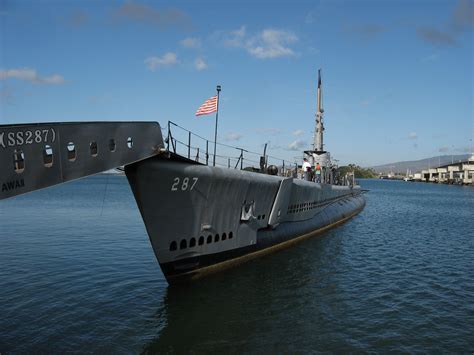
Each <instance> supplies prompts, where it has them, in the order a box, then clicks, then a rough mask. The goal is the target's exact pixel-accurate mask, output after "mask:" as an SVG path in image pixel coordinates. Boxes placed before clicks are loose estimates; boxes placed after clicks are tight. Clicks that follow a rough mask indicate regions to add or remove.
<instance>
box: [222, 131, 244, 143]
mask: <svg viewBox="0 0 474 355" xmlns="http://www.w3.org/2000/svg"><path fill="white" fill-rule="evenodd" d="M240 138H242V135H241V134H240V133H237V132H229V133H227V134H226V136H225V140H226V141H228V142H233V141H238V140H240Z"/></svg>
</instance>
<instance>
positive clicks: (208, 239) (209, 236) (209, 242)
mask: <svg viewBox="0 0 474 355" xmlns="http://www.w3.org/2000/svg"><path fill="white" fill-rule="evenodd" d="M211 243H212V235H210V234H209V235H208V236H207V244H211Z"/></svg>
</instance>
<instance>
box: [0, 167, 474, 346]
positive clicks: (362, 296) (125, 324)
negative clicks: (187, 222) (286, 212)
mask: <svg viewBox="0 0 474 355" xmlns="http://www.w3.org/2000/svg"><path fill="white" fill-rule="evenodd" d="M360 183H361V185H362V187H363V188H366V189H369V190H370V192H369V193H367V194H366V200H367V205H366V207H365V209H364V210H363V211H362V212H361V213H360V214H359V215H357V216H356V217H354V218H352V219H351V220H349V221H348V222H346V223H345V224H343V225H341V226H338V227H336V228H334V229H332V230H330V231H328V232H326V233H324V234H321V235H318V236H316V237H314V238H312V239H309V240H306V241H304V242H302V243H299V244H297V245H295V246H293V247H291V248H288V249H285V250H283V251H280V252H277V253H274V254H270V255H267V256H265V257H262V258H260V259H258V260H254V261H251V262H248V263H246V264H244V265H241V266H239V267H237V268H234V269H231V270H227V271H224V272H221V273H218V274H215V275H213V276H210V277H208V278H205V279H202V280H199V281H198V282H194V283H191V284H188V285H184V286H179V287H178V286H177V287H169V286H168V285H167V283H166V281H165V279H164V277H163V274H162V273H161V271H160V269H159V265H158V263H157V261H156V259H155V256H154V254H153V250H152V248H151V246H150V244H149V241H148V236H147V234H146V230H145V227H144V224H143V222H142V219H141V217H140V214H139V211H138V209H137V206H136V204H135V201H134V199H133V196H132V193H131V191H130V188H129V186H128V183H127V181H126V178H125V177H123V176H114V175H98V176H94V177H90V178H87V179H83V180H79V181H75V182H72V183H68V184H65V185H61V186H57V187H54V188H49V189H45V190H41V191H38V192H35V193H31V194H27V195H24V196H19V197H16V198H13V199H9V200H5V201H1V202H0V265H1V267H0V353H1V354H9V353H25V352H36V353H38V352H39V353H43V352H45V353H63V352H79V353H104V352H105V353H115V354H119V353H143V352H144V353H166V352H168V353H182V352H189V351H193V352H203V353H228V352H230V353H242V352H251V353H253V352H256V353H270V352H277V353H294V352H298V353H307V352H314V351H330V352H368V351H377V352H387V351H402V352H430V353H433V352H435V353H444V352H455V353H473V351H474V225H473V221H474V188H473V187H462V186H447V185H437V184H422V183H407V182H400V181H382V180H362V181H360ZM163 208H167V206H166V204H163ZM176 213H179V211H176Z"/></svg>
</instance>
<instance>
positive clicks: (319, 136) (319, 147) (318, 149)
mask: <svg viewBox="0 0 474 355" xmlns="http://www.w3.org/2000/svg"><path fill="white" fill-rule="evenodd" d="M322 95H323V94H322V84H321V69H318V95H317V100H318V102H317V111H316V130H315V132H316V134H315V135H314V150H315V153H316V154H321V153H323V152H324V150H323V148H324V143H323V132H324V124H323V113H324V109H323V108H322V107H321V106H322Z"/></svg>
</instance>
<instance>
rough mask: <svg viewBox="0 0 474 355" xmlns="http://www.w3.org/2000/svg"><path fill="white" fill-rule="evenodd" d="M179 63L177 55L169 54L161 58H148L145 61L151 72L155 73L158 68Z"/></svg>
mask: <svg viewBox="0 0 474 355" xmlns="http://www.w3.org/2000/svg"><path fill="white" fill-rule="evenodd" d="M176 63H178V56H177V55H176V53H172V52H168V53H165V54H164V55H163V56H161V57H148V58H146V59H145V64H146V66H147V67H148V69H150V70H151V71H155V70H156V68H158V67H163V66H168V65H174V64H176Z"/></svg>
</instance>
